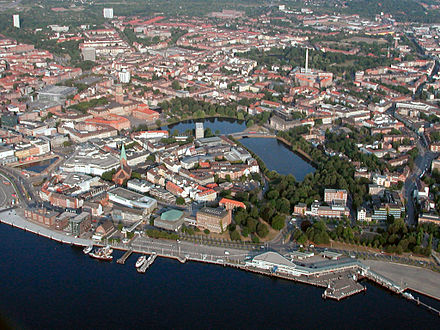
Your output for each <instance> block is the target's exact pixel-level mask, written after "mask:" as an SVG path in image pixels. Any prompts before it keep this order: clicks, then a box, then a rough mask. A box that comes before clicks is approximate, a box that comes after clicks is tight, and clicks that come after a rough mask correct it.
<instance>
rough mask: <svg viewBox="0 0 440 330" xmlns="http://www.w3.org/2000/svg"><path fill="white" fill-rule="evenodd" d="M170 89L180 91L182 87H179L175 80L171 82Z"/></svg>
mask: <svg viewBox="0 0 440 330" xmlns="http://www.w3.org/2000/svg"><path fill="white" fill-rule="evenodd" d="M171 88H172V89H174V90H180V89H182V87H181V86H180V84H179V82H178V81H177V80H173V82H172V83H171Z"/></svg>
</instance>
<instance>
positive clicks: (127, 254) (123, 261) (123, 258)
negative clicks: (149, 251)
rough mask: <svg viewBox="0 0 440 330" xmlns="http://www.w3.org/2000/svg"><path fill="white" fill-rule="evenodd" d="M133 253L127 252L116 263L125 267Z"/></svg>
mask: <svg viewBox="0 0 440 330" xmlns="http://www.w3.org/2000/svg"><path fill="white" fill-rule="evenodd" d="M132 253H133V249H129V250H127V251H126V252H125V253H124V255H123V256H122V257H120V258H119V259H118V260H117V261H116V262H117V263H118V264H121V265H124V264H125V262H126V261H127V259H128V257H130V256H131V254H132Z"/></svg>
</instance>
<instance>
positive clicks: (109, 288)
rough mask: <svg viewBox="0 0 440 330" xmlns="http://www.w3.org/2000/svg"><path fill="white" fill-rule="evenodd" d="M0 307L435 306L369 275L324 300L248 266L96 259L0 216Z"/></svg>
mask: <svg viewBox="0 0 440 330" xmlns="http://www.w3.org/2000/svg"><path fill="white" fill-rule="evenodd" d="M0 239H1V242H2V245H1V247H0V258H1V260H2V262H1V263H0V273H1V274H2V275H1V281H0V290H1V293H2V294H1V298H0V313H1V315H2V319H3V320H4V319H6V320H7V321H8V322H9V325H10V326H12V327H14V328H17V327H20V328H43V329H44V328H46V329H48V328H50V329H54V328H56V329H61V328H62V329H66V328H68V329H125V328H129V329H140V328H143V329H145V328H187V329H189V328H191V329H198V328H205V329H206V328H210V329H211V328H214V329H220V328H221V329H227V328H234V329H236V328H246V329H247V328H252V329H256V328H260V329H268V328H284V329H285V328H296V327H301V328H306V329H316V328H324V327H325V328H339V329H340V328H350V329H353V328H369V329H371V328H380V329H383V328H399V327H403V328H420V329H423V328H432V327H433V326H435V325H436V324H438V322H439V318H438V316H436V315H433V314H431V313H429V312H428V311H426V310H424V309H422V308H420V307H418V306H417V305H416V304H414V303H411V302H408V301H407V300H405V299H404V298H402V297H400V296H397V295H394V294H391V293H389V292H387V291H385V290H383V289H381V288H379V287H377V286H375V285H371V284H370V283H369V282H364V283H363V284H364V285H366V286H367V291H366V293H365V294H358V295H355V296H352V297H350V298H347V299H344V300H341V301H340V302H336V301H332V300H323V299H322V298H321V294H322V288H315V287H311V286H307V285H301V284H298V283H295V282H291V281H286V280H280V279H273V278H269V277H266V276H260V275H256V274H253V273H248V272H244V271H241V270H237V269H233V268H228V267H222V266H215V265H208V264H202V263H195V262H188V263H185V264H181V263H179V262H178V261H176V260H169V259H164V258H158V259H157V260H156V261H155V262H154V264H153V265H152V266H151V267H150V268H149V269H148V270H147V272H146V273H145V274H139V273H137V272H136V269H135V267H134V264H135V262H136V260H137V257H138V255H136V254H134V255H132V256H131V257H130V258H129V259H128V260H127V262H126V264H125V265H119V264H117V263H116V261H115V260H116V259H118V258H119V257H121V256H122V254H123V253H122V252H121V251H116V252H115V253H114V255H115V258H114V259H113V262H110V263H109V262H99V261H97V260H95V259H92V258H90V257H88V256H86V255H84V254H83V252H82V249H81V248H75V247H71V246H69V245H62V244H60V243H56V242H54V241H51V240H49V239H46V238H43V237H39V236H36V235H34V234H31V233H28V232H24V231H22V230H19V229H17V228H12V227H9V226H7V225H5V224H0Z"/></svg>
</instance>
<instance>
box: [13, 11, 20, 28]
mask: <svg viewBox="0 0 440 330" xmlns="http://www.w3.org/2000/svg"><path fill="white" fill-rule="evenodd" d="M12 21H13V24H14V27H15V28H17V29H19V28H20V15H18V14H15V15H12Z"/></svg>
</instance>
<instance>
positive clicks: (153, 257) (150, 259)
mask: <svg viewBox="0 0 440 330" xmlns="http://www.w3.org/2000/svg"><path fill="white" fill-rule="evenodd" d="M156 258H157V253H155V252H153V254H151V255H150V256H149V257H148V259H147V260H146V261H145V262H144V264H143V265H142V266H141V267H139V268H138V269H137V271H138V272H139V273H145V272H146V271H147V269H148V268H149V267H150V266H151V265H152V264H153V262H154V260H156Z"/></svg>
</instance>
